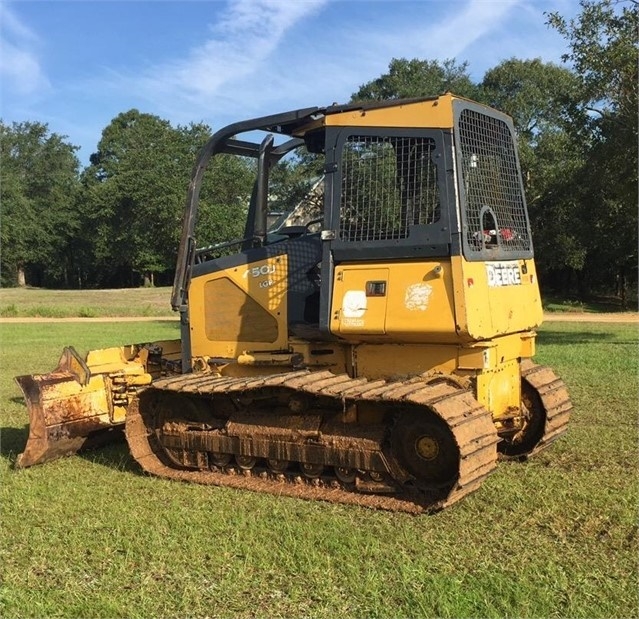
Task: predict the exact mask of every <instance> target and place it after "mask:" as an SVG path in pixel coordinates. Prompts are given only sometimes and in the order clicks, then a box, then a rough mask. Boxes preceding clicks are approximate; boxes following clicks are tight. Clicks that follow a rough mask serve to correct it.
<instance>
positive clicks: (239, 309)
mask: <svg viewBox="0 0 639 619" xmlns="http://www.w3.org/2000/svg"><path fill="white" fill-rule="evenodd" d="M287 270H288V264H287V256H286V254H282V255H278V256H272V257H269V258H266V259H263V260H258V261H256V262H253V263H250V264H245V265H241V266H236V267H232V268H229V269H226V270H223V271H217V272H214V273H210V274H206V275H201V276H199V277H196V278H194V279H192V280H191V285H190V288H189V322H190V329H191V351H192V355H193V357H203V356H208V357H233V358H235V357H237V356H238V355H239V354H240V353H242V352H243V351H246V350H253V351H259V350H280V349H285V348H286V346H287V339H288V332H287V326H286V325H287V311H286V291H287V286H288V278H287Z"/></svg>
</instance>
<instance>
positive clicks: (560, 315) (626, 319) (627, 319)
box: [544, 312, 639, 323]
mask: <svg viewBox="0 0 639 619" xmlns="http://www.w3.org/2000/svg"><path fill="white" fill-rule="evenodd" d="M544 322H616V323H639V313H637V312H615V313H609V314H594V313H588V312H574V313H573V312H556V313H555V312H547V313H545V314H544Z"/></svg>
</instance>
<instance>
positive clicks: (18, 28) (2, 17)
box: [0, 2, 50, 96]
mask: <svg viewBox="0 0 639 619" xmlns="http://www.w3.org/2000/svg"><path fill="white" fill-rule="evenodd" d="M39 45H40V40H39V38H38V36H37V35H36V34H35V33H34V32H33V31H32V30H30V29H29V28H28V27H27V26H25V25H24V24H23V23H22V22H21V21H20V20H19V19H18V17H17V16H16V15H15V14H14V13H13V12H12V11H11V10H10V9H9V7H8V6H7V4H6V3H4V2H3V3H0V75H1V76H2V78H3V81H4V82H5V83H4V85H3V86H4V88H7V89H10V90H12V91H15V93H16V94H19V95H25V96H26V95H33V94H36V93H38V92H40V91H42V90H46V89H48V88H49V87H50V83H49V80H48V78H47V77H46V75H45V73H44V70H43V68H42V66H41V64H40V60H39V57H38V52H37V49H38V47H39Z"/></svg>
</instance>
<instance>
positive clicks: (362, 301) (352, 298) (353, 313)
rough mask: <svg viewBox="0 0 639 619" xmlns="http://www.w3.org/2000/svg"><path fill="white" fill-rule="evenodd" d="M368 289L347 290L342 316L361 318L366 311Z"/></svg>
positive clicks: (343, 300)
mask: <svg viewBox="0 0 639 619" xmlns="http://www.w3.org/2000/svg"><path fill="white" fill-rule="evenodd" d="M366 307H367V301H366V291H365V290H347V291H346V292H345V293H344V298H343V299H342V316H343V317H344V318H361V317H362V316H363V315H364V312H365V311H366Z"/></svg>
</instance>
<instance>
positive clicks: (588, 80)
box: [0, 0, 638, 299]
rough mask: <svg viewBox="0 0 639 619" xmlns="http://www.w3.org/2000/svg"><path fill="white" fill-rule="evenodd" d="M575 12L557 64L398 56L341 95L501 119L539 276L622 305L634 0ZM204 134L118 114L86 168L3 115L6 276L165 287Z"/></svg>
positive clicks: (563, 28) (241, 167)
mask: <svg viewBox="0 0 639 619" xmlns="http://www.w3.org/2000/svg"><path fill="white" fill-rule="evenodd" d="M580 7H581V10H580V13H579V15H578V16H577V17H576V18H575V19H573V20H565V19H564V18H563V17H562V16H561V15H559V14H557V13H550V14H548V15H547V23H548V25H549V27H551V28H554V29H556V30H557V31H558V32H559V33H561V34H562V35H563V37H564V38H565V40H566V43H567V48H566V49H567V51H566V54H565V55H564V57H563V61H564V64H563V65H562V66H560V65H556V64H553V63H545V62H542V61H541V60H540V59H525V60H521V59H517V58H511V59H508V60H505V61H503V62H500V63H499V64H498V65H496V66H495V67H493V68H491V69H489V70H488V71H487V72H486V73H485V75H484V76H483V79H482V80H481V81H480V82H476V81H474V80H473V79H472V78H471V77H470V74H469V70H468V63H466V62H458V61H455V60H445V61H443V62H439V61H435V60H424V59H406V58H400V59H393V60H391V62H390V64H389V68H388V71H387V72H386V73H384V74H383V75H381V76H380V77H378V78H377V79H375V80H372V81H370V82H368V83H365V84H363V85H361V86H360V88H359V89H358V90H357V92H355V93H354V94H353V96H352V101H353V102H355V101H366V100H383V99H397V98H410V97H417V96H431V95H433V94H439V93H442V92H445V91H451V92H454V93H455V94H458V95H462V96H466V97H468V98H471V99H474V100H477V101H480V102H483V103H486V104H488V105H491V106H493V107H496V108H497V109H500V110H503V111H504V112H506V113H508V114H510V115H511V116H512V117H513V119H514V122H515V127H516V130H517V135H518V141H519V152H520V159H521V166H522V172H523V177H524V184H525V190H526V196H527V201H528V207H529V212H530V218H531V225H532V228H533V235H534V242H535V250H536V261H537V264H538V271H539V274H540V279H541V282H542V285H543V286H544V288H545V289H547V290H550V289H553V290H557V291H559V292H561V293H562V294H569V293H578V294H579V295H581V296H587V295H589V294H591V293H594V292H597V293H599V292H603V293H616V294H618V295H619V296H620V297H622V299H624V298H625V295H626V293H627V290H628V289H629V287H630V288H634V287H636V283H637V244H638V241H637V169H638V162H637V135H638V134H637V83H638V75H637V47H636V44H637V26H638V19H637V17H638V3H637V2H636V1H634V0H633V1H626V2H613V1H612V0H604V1H594V0H582V1H581V3H580ZM211 133H212V130H211V128H210V127H209V126H207V125H205V124H201V123H200V124H195V123H193V124H190V125H188V126H177V127H174V126H172V125H171V124H170V123H169V122H168V121H166V120H163V119H162V118H160V117H158V116H156V115H152V114H147V113H142V112H140V111H138V110H135V109H134V110H129V111H127V112H123V113H121V114H119V115H118V116H116V117H115V118H114V119H113V120H112V121H111V122H110V124H109V125H108V126H107V127H106V128H105V129H104V130H103V132H102V136H101V139H100V141H99V143H98V145H97V149H96V152H95V153H93V154H92V155H91V157H90V163H89V165H88V166H86V167H84V168H83V169H81V166H80V163H79V160H78V158H77V156H76V151H77V147H75V146H74V145H72V144H71V143H70V142H68V140H67V138H66V137H65V136H60V135H58V134H56V133H52V132H50V131H49V129H48V126H47V125H46V124H43V123H39V122H33V121H25V122H20V123H15V122H14V123H11V124H6V123H4V122H2V121H0V174H1V196H0V197H1V208H2V210H1V213H0V215H1V227H0V234H1V238H0V242H1V250H2V265H1V266H2V268H1V270H0V283H1V285H2V286H14V285H33V286H43V287H65V288H88V287H93V288H95V287H120V286H136V285H142V284H154V283H155V284H167V283H170V282H171V280H172V270H173V267H174V262H175V255H176V251H177V246H178V241H179V234H180V228H181V217H182V211H183V206H184V200H185V195H186V189H187V186H188V182H189V175H190V172H191V168H192V165H193V163H194V161H195V157H196V155H197V152H198V151H199V149H200V148H201V147H202V146H203V144H204V143H205V142H206V140H207V139H208V138H209V137H210V135H211ZM307 164H308V162H305V161H303V160H300V161H299V162H298V165H300V166H303V165H307ZM294 167H295V163H294V162H293V163H291V162H285V163H282V166H281V169H280V170H278V172H277V174H278V175H279V176H277V175H276V178H278V179H279V180H280V182H281V184H282V185H285V184H286V182H287V181H288V182H289V183H290V184H292V185H293V186H294V185H295V180H296V174H295V169H294ZM253 178H254V170H253V163H252V162H249V161H246V160H243V159H241V158H237V157H228V158H225V159H223V160H222V162H221V165H217V166H216V167H215V169H214V170H211V171H210V172H209V173H208V174H207V175H206V176H205V183H204V186H203V188H202V193H201V208H200V221H199V223H198V226H199V229H200V230H201V234H202V238H201V239H200V238H199V239H198V241H201V240H204V242H205V243H206V241H208V240H210V241H211V242H213V241H221V240H227V239H230V238H235V237H238V236H240V235H241V233H242V227H243V222H244V219H245V208H246V204H247V203H248V201H249V198H250V194H251V191H252V186H251V185H252V179H253ZM289 190H291V189H290V188H289Z"/></svg>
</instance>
